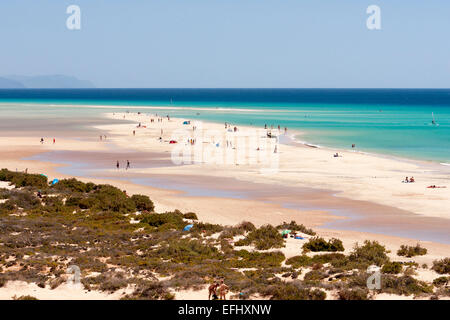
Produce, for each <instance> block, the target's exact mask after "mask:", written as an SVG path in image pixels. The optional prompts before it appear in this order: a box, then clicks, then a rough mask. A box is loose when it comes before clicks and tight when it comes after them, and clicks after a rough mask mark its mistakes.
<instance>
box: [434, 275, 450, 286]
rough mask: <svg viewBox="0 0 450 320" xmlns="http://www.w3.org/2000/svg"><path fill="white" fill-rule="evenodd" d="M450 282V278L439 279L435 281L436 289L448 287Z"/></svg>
mask: <svg viewBox="0 0 450 320" xmlns="http://www.w3.org/2000/svg"><path fill="white" fill-rule="evenodd" d="M449 281H450V277H439V278H436V279H434V280H433V284H434V285H435V286H436V287H442V286H446V285H447V284H448V282H449Z"/></svg>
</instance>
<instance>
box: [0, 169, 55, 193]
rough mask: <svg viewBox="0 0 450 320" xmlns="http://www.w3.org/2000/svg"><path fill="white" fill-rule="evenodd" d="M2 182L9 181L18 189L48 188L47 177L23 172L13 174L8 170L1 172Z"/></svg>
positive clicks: (0, 179) (0, 178)
mask: <svg viewBox="0 0 450 320" xmlns="http://www.w3.org/2000/svg"><path fill="white" fill-rule="evenodd" d="M0 181H9V182H10V183H11V184H12V185H14V186H16V188H22V187H34V188H38V189H45V188H47V187H48V180H47V177H46V176H43V175H40V174H28V173H22V172H13V171H9V170H8V169H1V170H0Z"/></svg>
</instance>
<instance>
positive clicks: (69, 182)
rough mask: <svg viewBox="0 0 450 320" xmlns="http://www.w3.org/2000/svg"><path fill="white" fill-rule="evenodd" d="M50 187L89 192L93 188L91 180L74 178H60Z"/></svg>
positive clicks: (65, 190) (59, 189) (60, 189)
mask: <svg viewBox="0 0 450 320" xmlns="http://www.w3.org/2000/svg"><path fill="white" fill-rule="evenodd" d="M51 188H52V189H55V190H58V191H64V192H81V193H89V192H91V191H92V190H93V189H94V188H95V184H93V183H92V182H88V183H84V182H81V181H79V180H77V179H75V178H71V179H62V180H59V181H58V183H56V184H54V185H52V186H51Z"/></svg>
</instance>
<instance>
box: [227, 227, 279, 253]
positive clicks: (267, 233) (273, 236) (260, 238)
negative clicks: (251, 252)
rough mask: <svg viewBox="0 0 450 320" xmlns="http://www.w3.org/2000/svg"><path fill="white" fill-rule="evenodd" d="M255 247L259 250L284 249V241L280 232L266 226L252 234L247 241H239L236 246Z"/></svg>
mask: <svg viewBox="0 0 450 320" xmlns="http://www.w3.org/2000/svg"><path fill="white" fill-rule="evenodd" d="M252 244H253V245H254V246H255V247H256V249H258V250H267V249H270V248H281V247H284V240H283V238H282V237H281V234H280V233H279V232H278V230H277V229H276V228H275V227H273V226H271V225H265V226H262V227H260V228H258V229H256V230H254V231H252V232H250V233H249V234H248V235H247V237H246V238H245V239H242V240H239V241H237V242H236V243H235V246H246V245H252Z"/></svg>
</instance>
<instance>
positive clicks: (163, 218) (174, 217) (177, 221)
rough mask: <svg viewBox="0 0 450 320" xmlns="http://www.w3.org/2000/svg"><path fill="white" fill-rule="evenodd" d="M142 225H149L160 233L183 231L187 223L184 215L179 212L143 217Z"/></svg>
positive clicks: (152, 214)
mask: <svg viewBox="0 0 450 320" xmlns="http://www.w3.org/2000/svg"><path fill="white" fill-rule="evenodd" d="M141 222H142V223H147V224H148V225H150V226H151V227H154V228H156V229H157V230H158V231H164V230H183V228H184V227H185V226H186V222H184V220H183V215H182V214H181V213H178V212H166V213H151V214H147V215H143V218H142V219H141Z"/></svg>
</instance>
